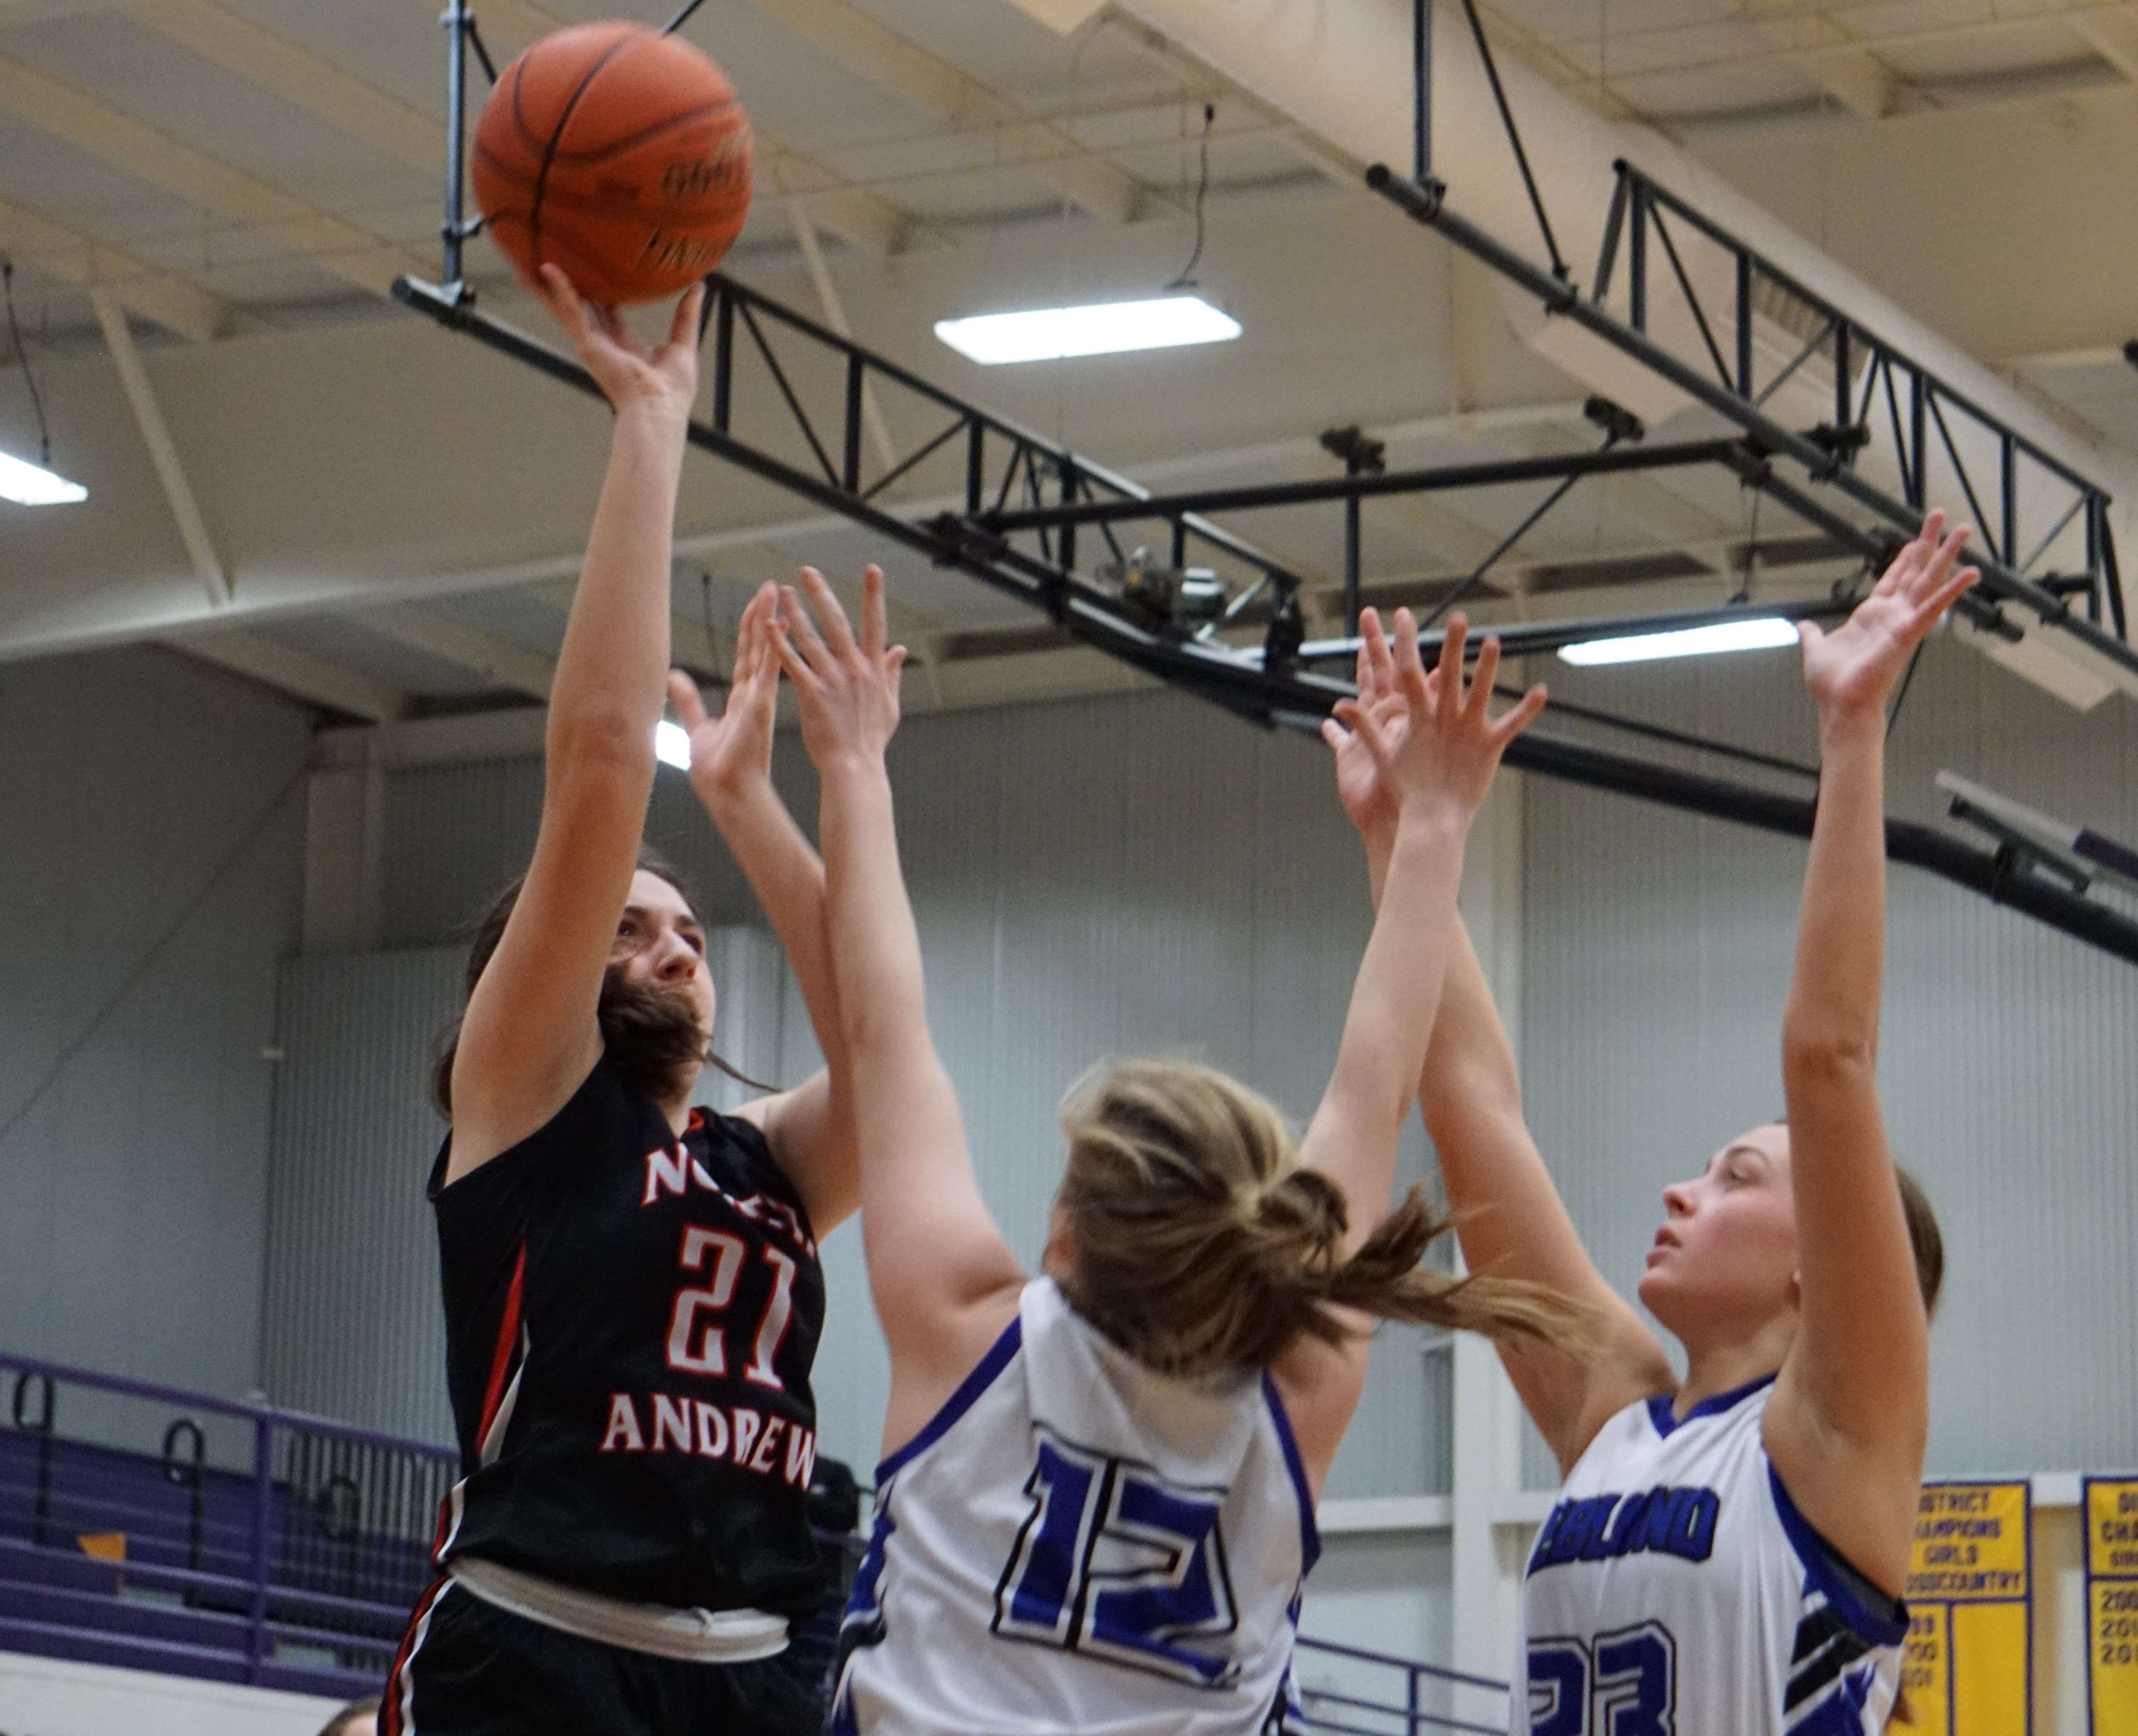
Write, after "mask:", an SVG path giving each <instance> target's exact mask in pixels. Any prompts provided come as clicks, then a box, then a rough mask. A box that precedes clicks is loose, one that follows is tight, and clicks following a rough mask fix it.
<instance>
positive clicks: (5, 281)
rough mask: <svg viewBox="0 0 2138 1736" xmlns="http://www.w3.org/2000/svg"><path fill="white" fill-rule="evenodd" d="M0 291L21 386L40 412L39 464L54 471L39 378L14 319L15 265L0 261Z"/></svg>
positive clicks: (48, 429)
mask: <svg viewBox="0 0 2138 1736" xmlns="http://www.w3.org/2000/svg"><path fill="white" fill-rule="evenodd" d="M0 290H5V292H6V295H7V336H8V339H9V341H10V342H12V344H14V346H15V355H16V358H17V360H18V361H20V362H21V363H22V383H24V384H25V385H27V387H28V388H30V402H31V403H32V405H33V406H34V407H36V410H37V462H38V463H39V464H41V465H42V466H44V467H45V468H46V470H50V469H51V467H52V434H51V429H50V428H49V427H46V423H45V398H44V394H43V393H41V392H39V391H38V390H37V375H35V374H34V373H31V372H30V353H29V351H28V350H27V349H23V348H22V324H21V322H19V321H18V320H17V319H16V317H15V261H13V260H12V259H0Z"/></svg>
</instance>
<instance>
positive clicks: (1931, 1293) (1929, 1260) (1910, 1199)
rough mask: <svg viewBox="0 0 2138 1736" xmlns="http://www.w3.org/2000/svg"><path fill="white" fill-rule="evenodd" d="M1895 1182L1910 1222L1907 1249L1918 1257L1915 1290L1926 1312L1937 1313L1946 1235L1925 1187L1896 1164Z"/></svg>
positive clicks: (1943, 1275) (1903, 1213)
mask: <svg viewBox="0 0 2138 1736" xmlns="http://www.w3.org/2000/svg"><path fill="white" fill-rule="evenodd" d="M1893 1179H1894V1180H1895V1181H1896V1182H1898V1183H1900V1184H1901V1213H1902V1215H1903V1216H1904V1217H1906V1219H1907V1221H1908V1249H1909V1251H1910V1252H1911V1253H1912V1254H1913V1255H1914V1256H1916V1288H1917V1289H1918V1290H1921V1292H1922V1293H1923V1312H1924V1313H1925V1314H1935V1313H1936V1312H1937V1305H1938V1296H1939V1295H1940V1292H1941V1291H1943V1290H1944V1289H1945V1232H1944V1231H1941V1230H1940V1229H1939V1228H1938V1221H1937V1213H1936V1212H1933V1211H1932V1210H1931V1197H1930V1195H1928V1194H1927V1193H1926V1192H1923V1184H1922V1183H1921V1182H1919V1181H1917V1180H1916V1178H1915V1177H1914V1176H1912V1175H1911V1174H1910V1173H1908V1172H1907V1171H1906V1170H1905V1169H1903V1168H1901V1166H1900V1165H1899V1164H1897V1163H1896V1164H1895V1165H1894V1166H1893Z"/></svg>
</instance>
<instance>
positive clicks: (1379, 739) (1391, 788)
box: [1280, 610, 1551, 1470]
mask: <svg viewBox="0 0 2138 1736" xmlns="http://www.w3.org/2000/svg"><path fill="white" fill-rule="evenodd" d="M1464 636H1465V635H1464V622H1463V620H1462V617H1461V616H1459V615H1458V616H1457V617H1454V619H1453V620H1452V622H1451V623H1450V625H1449V627H1448V631H1447V637H1446V639H1445V640H1444V641H1443V642H1442V647H1441V656H1440V662H1439V666H1438V669H1437V670H1436V671H1435V672H1434V674H1433V678H1432V679H1431V680H1429V681H1428V678H1427V676H1426V673H1425V670H1424V667H1423V664H1422V663H1421V661H1419V657H1418V628H1417V626H1416V623H1415V622H1413V620H1412V618H1411V616H1410V612H1409V611H1408V610H1403V611H1399V612H1398V614H1397V617H1396V640H1397V642H1396V647H1395V651H1394V681H1393V692H1394V698H1395V700H1396V701H1397V703H1398V706H1399V707H1400V710H1401V716H1400V717H1398V716H1395V715H1394V714H1392V711H1390V710H1383V711H1382V712H1380V713H1379V714H1376V713H1375V712H1374V711H1373V710H1369V709H1368V708H1367V707H1365V706H1364V705H1359V704H1355V703H1352V702H1348V701H1347V702H1346V703H1345V705H1343V706H1342V707H1340V716H1341V717H1342V719H1343V720H1344V722H1345V724H1348V725H1349V727H1350V730H1351V731H1352V732H1353V733H1354V734H1355V737H1356V739H1358V741H1359V743H1360V744H1362V745H1363V746H1364V749H1365V750H1366V752H1367V753H1369V756H1370V757H1371V758H1372V760H1373V763H1374V767H1375V770H1376V773H1377V774H1378V776H1379V779H1380V780H1381V782H1382V783H1383V784H1384V787H1385V788H1386V790H1387V791H1388V792H1389V797H1390V798H1391V800H1392V802H1393V805H1394V830H1393V833H1392V836H1391V838H1390V843H1389V856H1388V867H1387V875H1386V884H1385V885H1384V888H1383V891H1382V896H1381V900H1380V905H1379V909H1378V910H1377V911H1376V912H1375V915H1374V929H1373V934H1372V935H1371V937H1370V938H1369V940H1368V941H1367V943H1366V951H1365V956H1364V958H1362V959H1361V960H1360V962H1359V975H1358V978H1357V981H1356V983H1355V985H1354V986H1353V989H1352V993H1351V1002H1350V1008H1349V1010H1348V1012H1346V1014H1345V1022H1344V1035H1343V1038H1342V1041H1341V1042H1340V1045H1339V1046H1338V1049H1337V1055H1336V1065H1335V1070H1334V1071H1333V1072H1332V1073H1331V1075H1330V1080H1329V1087H1328V1090H1327V1091H1326V1092H1325V1094H1324V1095H1323V1097H1322V1100H1321V1103H1320V1107H1319V1108H1318V1109H1316V1111H1315V1114H1314V1119H1313V1120H1312V1121H1311V1123H1310V1124H1309V1125H1308V1128H1307V1130H1306V1138H1305V1139H1304V1140H1303V1141H1302V1142H1301V1147H1300V1157H1301V1161H1302V1162H1303V1163H1305V1164H1306V1165H1307V1166H1309V1167H1311V1168H1314V1169H1316V1170H1318V1171H1320V1173H1322V1174H1323V1175H1325V1177H1327V1178H1329V1180H1330V1182H1332V1183H1334V1184H1335V1187H1336V1188H1337V1190H1338V1191H1339V1192H1340V1194H1341V1195H1342V1197H1343V1201H1344V1207H1345V1215H1346V1217H1347V1219H1348V1228H1347V1232H1346V1236H1345V1242H1344V1252H1345V1255H1346V1256H1350V1261H1351V1262H1352V1263H1353V1264H1355V1265H1357V1266H1358V1267H1359V1268H1360V1270H1361V1275H1362V1276H1363V1275H1364V1272H1366V1271H1370V1270H1376V1269H1379V1268H1384V1267H1390V1268H1393V1267H1402V1268H1406V1269H1407V1268H1408V1267H1409V1266H1411V1265H1415V1264H1416V1262H1417V1261H1418V1256H1419V1255H1420V1253H1422V1252H1423V1246H1424V1242H1425V1241H1428V1240H1430V1238H1431V1236H1432V1234H1433V1232H1434V1231H1435V1230H1436V1229H1437V1227H1438V1226H1437V1224H1436V1223H1435V1222H1434V1221H1433V1218H1432V1216H1431V1214H1430V1213H1429V1212H1428V1211H1427V1209H1426V1207H1425V1205H1424V1202H1423V1197H1421V1196H1417V1195H1413V1198H1412V1199H1411V1200H1410V1201H1409V1202H1407V1204H1406V1206H1405V1207H1404V1209H1403V1212H1399V1213H1398V1214H1396V1215H1395V1216H1394V1217H1390V1216H1389V1196H1390V1193H1391V1192H1392V1190H1393V1187H1394V1180H1395V1165H1396V1147H1397V1142H1398V1137H1399V1135H1400V1134H1401V1131H1402V1127H1403V1119H1404V1118H1405V1117H1406V1116H1407V1115H1408V1114H1409V1110H1410V1104H1411V1100H1412V1098H1413V1096H1414V1095H1416V1092H1417V1089H1418V1071H1419V1069H1420V1067H1421V1066H1422V1065H1423V1062H1424V1060H1425V1050H1426V1041H1427V1036H1428V1032H1429V1031H1430V1030H1431V1027H1432V1024H1433V1014H1434V1009H1435V1008H1436V1007H1437V1006H1438V1002H1439V999H1440V991H1441V984H1442V979H1443V978H1444V977H1445V974H1446V972H1447V963H1448V958H1449V954H1450V952H1451V949H1452V940H1453V935H1454V932H1455V921H1456V917H1455V900H1456V894H1457V890H1458V888H1459V887H1460V885H1461V884H1462V852H1463V846H1464V842H1465V840H1466V838H1467V835H1468V832H1469V829H1470V822H1472V819H1473V818H1474V817H1476V815H1477V808H1478V805H1479V804H1480V803H1481V802H1482V801H1483V800H1484V797H1485V792H1486V790H1487V789H1488V788H1490V787H1491V781H1492V774H1493V773H1494V771H1495V770H1496V769H1497V768H1498V765H1499V763H1500V757H1501V754H1502V753H1504V752H1505V751H1506V744H1508V743H1509V742H1511V741H1512V740H1513V739H1514V738H1515V737H1516V735H1518V734H1520V733H1521V731H1522V730H1523V729H1525V728H1526V727H1527V726H1528V724H1529V723H1530V720H1531V719H1533V718H1535V715H1536V714H1537V712H1538V711H1539V710H1540V709H1541V708H1542V706H1543V704H1544V697H1545V695H1544V691H1543V690H1542V689H1541V688H1538V689H1534V690H1531V691H1530V693H1529V694H1528V695H1525V697H1524V699H1523V700H1522V701H1521V703H1520V704H1519V705H1516V707H1515V708H1514V709H1513V710H1511V711H1509V712H1508V713H1506V715H1504V716H1502V717H1501V718H1499V719H1496V720H1495V719H1493V718H1492V717H1491V714H1490V705H1491V693H1492V678H1493V675H1495V673H1496V671H1497V670H1498V667H1499V661H1500V657H1499V641H1497V640H1496V639H1487V640H1486V641H1485V645H1484V647H1483V650H1482V651H1481V653H1480V655H1479V656H1478V659H1477V673H1476V676H1475V678H1474V679H1473V680H1470V681H1467V682H1466V681H1465V680H1464V674H1463V661H1462V654H1463V641H1464ZM1421 1300H1426V1299H1425V1297H1424V1295H1423V1292H1422V1293H1421ZM1432 1300H1433V1302H1434V1303H1435V1304H1437V1305H1438V1307H1439V1308H1440V1309H1442V1310H1443V1311H1444V1312H1443V1313H1442V1315H1441V1316H1440V1317H1441V1318H1442V1319H1443V1322H1444V1324H1466V1325H1470V1326H1473V1327H1477V1328H1479V1329H1486V1330H1494V1329H1501V1328H1506V1327H1511V1326H1512V1327H1516V1328H1517V1329H1519V1325H1520V1324H1521V1323H1522V1321H1523V1315H1522V1311H1521V1305H1520V1304H1519V1303H1518V1302H1517V1301H1516V1293H1514V1292H1511V1291H1506V1290H1502V1289H1501V1287H1500V1286H1498V1285H1496V1284H1495V1283H1493V1282H1491V1281H1488V1282H1486V1283H1485V1284H1483V1285H1478V1286H1477V1287H1475V1288H1474V1289H1473V1290H1471V1291H1470V1292H1468V1293H1467V1294H1461V1293H1457V1292H1453V1291H1443V1292H1442V1293H1441V1294H1440V1295H1438V1296H1437V1297H1434V1298H1433V1299H1432ZM1421 1317H1423V1315H1422V1316H1421ZM1550 1318H1551V1316H1550V1312H1549V1311H1548V1310H1542V1309H1540V1312H1539V1313H1538V1314H1536V1315H1535V1316H1534V1317H1531V1319H1530V1321H1529V1323H1528V1324H1531V1325H1532V1326H1536V1325H1540V1324H1542V1323H1543V1322H1544V1321H1545V1320H1546V1319H1550ZM1367 1351H1368V1340H1367V1339H1365V1338H1364V1336H1363V1335H1361V1336H1358V1337H1355V1338H1352V1339H1348V1340H1346V1341H1345V1342H1344V1343H1341V1344H1340V1345H1334V1346H1332V1345H1330V1344H1327V1343H1320V1342H1315V1341H1309V1342H1306V1343H1302V1344H1301V1346H1300V1347H1299V1348H1298V1349H1297V1350H1296V1352H1295V1353H1293V1354H1292V1355H1291V1357H1290V1358H1287V1360H1286V1363H1285V1364H1284V1365H1283V1366H1282V1368H1281V1370H1280V1382H1281V1385H1283V1386H1284V1387H1285V1389H1286V1397H1287V1400H1288V1401H1289V1402H1291V1407H1292V1410H1293V1417H1294V1421H1295V1423H1296V1426H1297V1428H1298V1431H1299V1438H1300V1448H1301V1453H1302V1454H1303V1455H1304V1456H1306V1459H1307V1460H1308V1463H1309V1465H1310V1468H1311V1469H1316V1470H1325V1468H1326V1466H1327V1465H1328V1463H1329V1462H1330V1460H1333V1459H1334V1457H1335V1451H1336V1447H1337V1446H1338V1444H1339V1443H1340V1441H1341V1440H1342V1437H1343V1433H1344V1430H1345V1426H1347V1425H1348V1424H1349V1422H1350V1417H1351V1413H1352V1412H1353V1410H1354V1409H1355V1407H1356V1406H1357V1403H1358V1397H1359V1390H1360V1388H1361V1387H1362V1385H1363V1382H1364V1377H1365V1368H1366V1357H1367Z"/></svg>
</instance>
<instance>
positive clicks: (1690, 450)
mask: <svg viewBox="0 0 2138 1736" xmlns="http://www.w3.org/2000/svg"><path fill="white" fill-rule="evenodd" d="M1738 444H1739V443H1738V442H1737V441H1731V440H1689V441H1677V442H1675V443H1672V444H1671V445H1667V446H1618V447H1611V448H1608V449H1605V450H1603V451H1588V452H1564V453H1556V454H1550V455H1547V456H1542V457H1537V458H1504V459H1496V460H1489V461H1484V462H1481V463H1477V464H1450V465H1442V466H1438V467H1437V468H1435V469H1432V470H1423V471H1383V472H1380V473H1379V474H1374V473H1370V472H1361V473H1359V474H1355V475H1344V476H1316V477H1311V478H1309V479H1307V480H1305V481H1301V482H1263V483H1252V484H1247V485H1242V486H1240V487H1237V488H1208V489H1197V490H1189V491H1185V492H1183V493H1179V494H1172V495H1149V496H1146V497H1145V498H1143V499H1140V500H1079V501H1076V502H1075V503H1073V504H1064V505H1058V506H1035V507H1028V508H1021V509H1019V510H1017V511H1014V512H1008V511H1005V512H990V513H984V514H981V516H980V523H981V524H984V525H985V526H986V528H987V529H989V530H993V531H998V532H1003V533H1008V532H1013V531H1019V530H1034V529H1042V528H1047V529H1052V528H1058V527H1060V526H1062V525H1065V524H1118V523H1120V521H1122V520H1123V519H1162V518H1177V517H1179V516H1182V515H1184V514H1199V513H1213V512H1248V511H1252V510H1257V509H1259V508H1267V507H1273V506H1298V505H1305V504H1306V503H1307V502H1309V501H1316V500H1371V499H1373V498H1374V496H1376V495H1423V494H1438V493H1441V492H1442V491H1445V490H1451V489H1461V488H1489V487H1496V486H1500V485H1506V484H1511V483H1519V482H1553V481H1558V480H1563V479H1564V478H1565V477H1569V476H1607V475H1620V474H1623V473H1625V472H1628V471H1659V470H1679V469H1683V468H1685V467H1686V466H1691V465H1702V464H1721V463H1724V462H1726V461H1727V460H1728V457H1729V456H1730V452H1731V451H1734V450H1735V448H1736V447H1737V446H1738Z"/></svg>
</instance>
